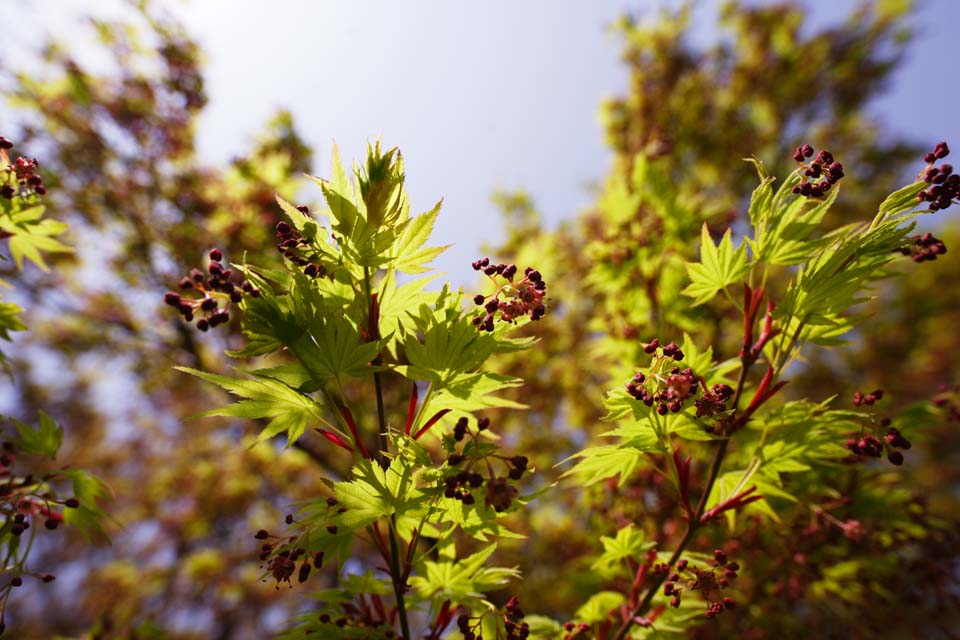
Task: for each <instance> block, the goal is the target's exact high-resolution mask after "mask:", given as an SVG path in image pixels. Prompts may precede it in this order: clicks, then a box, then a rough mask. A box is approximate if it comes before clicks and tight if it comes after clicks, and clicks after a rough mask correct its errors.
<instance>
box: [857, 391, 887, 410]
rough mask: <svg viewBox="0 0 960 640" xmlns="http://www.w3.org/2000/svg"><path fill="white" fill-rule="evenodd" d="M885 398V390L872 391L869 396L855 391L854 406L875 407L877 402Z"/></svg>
mask: <svg viewBox="0 0 960 640" xmlns="http://www.w3.org/2000/svg"><path fill="white" fill-rule="evenodd" d="M882 398H883V389H876V390H874V391H871V392H870V393H868V394H863V393H860V392H859V391H855V392H854V394H853V406H855V407H859V406H861V405H865V404H866V405H871V406H872V405H873V404H874V403H875V402H876V401H877V400H881V399H882Z"/></svg>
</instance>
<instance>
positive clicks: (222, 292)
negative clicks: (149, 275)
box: [163, 249, 260, 331]
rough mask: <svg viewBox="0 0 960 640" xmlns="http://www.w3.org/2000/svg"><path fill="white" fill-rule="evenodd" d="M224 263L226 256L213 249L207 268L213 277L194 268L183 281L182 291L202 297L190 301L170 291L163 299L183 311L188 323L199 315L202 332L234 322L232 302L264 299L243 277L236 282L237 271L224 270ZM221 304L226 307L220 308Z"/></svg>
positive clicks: (198, 325) (181, 282) (198, 323)
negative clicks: (248, 297) (231, 316)
mask: <svg viewBox="0 0 960 640" xmlns="http://www.w3.org/2000/svg"><path fill="white" fill-rule="evenodd" d="M221 260H223V253H222V252H221V251H220V250H219V249H213V250H212V251H210V265H209V266H208V268H207V271H209V274H210V275H209V277H207V276H204V274H203V272H202V271H200V270H199V269H191V270H190V275H188V276H185V277H183V278H181V279H180V283H179V287H180V289H181V291H186V292H196V293H198V294H200V297H199V298H187V297H184V296H183V295H181V294H179V293H176V292H174V291H168V292H167V293H166V295H165V296H164V298H163V301H164V302H165V303H166V304H168V305H170V306H171V307H174V308H175V309H176V310H177V311H179V312H180V315H182V316H183V319H184V320H185V321H187V322H190V321H192V320H193V319H194V316H195V315H200V316H201V317H200V319H199V320H197V329H200V331H206V330H207V329H211V328H213V327H216V326H217V325H221V324H226V323H227V322H228V321H229V320H230V313H229V311H228V308H229V306H230V303H238V302H240V301H241V300H243V296H244V295H247V294H249V295H250V296H252V297H254V298H258V297H260V290H259V289H257V288H255V287H254V286H253V285H252V284H250V283H249V282H247V281H246V280H243V279H242V278H240V279H239V281H236V280H237V279H236V278H234V275H235V274H234V271H233V269H227V268H224V266H223V263H222V262H221ZM221 302H223V306H221V305H220V303H221Z"/></svg>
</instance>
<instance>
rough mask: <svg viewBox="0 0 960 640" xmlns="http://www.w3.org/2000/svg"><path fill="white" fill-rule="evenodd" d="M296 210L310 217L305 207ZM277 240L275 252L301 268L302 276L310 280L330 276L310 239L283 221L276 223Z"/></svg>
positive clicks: (308, 210)
mask: <svg viewBox="0 0 960 640" xmlns="http://www.w3.org/2000/svg"><path fill="white" fill-rule="evenodd" d="M297 210H298V211H300V213H302V214H303V215H305V216H308V217H309V215H310V209H308V208H307V207H306V206H302V205H301V206H299V207H297ZM277 238H278V239H279V240H280V242H279V243H278V244H277V251H279V252H280V254H281V255H282V256H283V257H284V258H286V259H288V260H289V261H290V262H292V263H294V264H295V265H297V266H298V267H302V268H303V273H304V274H306V275H308V276H310V277H311V278H323V277H325V276H327V275H330V274H329V272H328V270H327V267H326V266H324V264H323V261H322V260H321V257H320V253H319V252H317V251H316V250H315V248H314V242H313V240H312V239H310V238H306V237H304V236H303V235H302V234H301V233H300V232H299V231H297V230H296V229H294V228H293V227H291V226H290V225H289V224H288V223H286V222H284V221H280V222H278V223H277Z"/></svg>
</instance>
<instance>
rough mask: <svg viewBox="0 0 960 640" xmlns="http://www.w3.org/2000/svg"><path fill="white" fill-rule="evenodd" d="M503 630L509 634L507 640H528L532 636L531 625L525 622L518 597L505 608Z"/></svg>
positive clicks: (513, 598)
mask: <svg viewBox="0 0 960 640" xmlns="http://www.w3.org/2000/svg"><path fill="white" fill-rule="evenodd" d="M503 628H504V630H505V631H506V632H507V636H506V640H526V638H527V637H529V636H530V625H529V624H527V623H526V622H524V621H523V610H522V609H520V601H519V600H518V599H517V596H513V597H512V598H510V599H509V600H508V601H507V604H506V605H505V606H504V607H503Z"/></svg>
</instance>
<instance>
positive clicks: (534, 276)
mask: <svg viewBox="0 0 960 640" xmlns="http://www.w3.org/2000/svg"><path fill="white" fill-rule="evenodd" d="M472 266H473V269H474V271H483V273H484V275H486V276H488V277H489V278H490V279H491V280H492V281H493V283H494V285H495V286H496V287H497V290H496V291H495V292H494V293H492V294H490V295H489V296H484V295H482V294H477V295H476V296H474V298H473V301H474V302H475V303H476V304H477V306H479V307H483V309H484V311H486V314H484V315H478V316H476V317H474V319H473V324H475V325H476V326H477V328H478V329H479V330H480V331H493V323H494V320H495V319H497V316H498V314H499V319H500V320H502V321H503V322H512V323H515V322H516V321H517V318H520V317H522V316H526V315H529V316H530V319H531V320H539V319H540V318H542V317H543V315H544V314H545V313H546V312H547V308H546V306H545V304H544V302H545V299H544V295H545V294H546V291H547V283H546V282H544V281H543V276H542V275H540V272H539V271H537V270H536V269H534V268H532V267H527V268H526V269H524V271H523V279H522V280H517V281H514V280H515V278H516V275H517V265H515V264H490V258H481V259H480V260H475V261H474V262H473V263H472Z"/></svg>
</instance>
